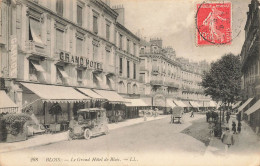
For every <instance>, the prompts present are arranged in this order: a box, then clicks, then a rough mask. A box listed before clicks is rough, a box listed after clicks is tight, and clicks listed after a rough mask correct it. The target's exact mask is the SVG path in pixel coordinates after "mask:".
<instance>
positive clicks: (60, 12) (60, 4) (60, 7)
mask: <svg viewBox="0 0 260 166" xmlns="http://www.w3.org/2000/svg"><path fill="white" fill-rule="evenodd" d="M56 12H57V14H58V15H60V16H63V0H56Z"/></svg>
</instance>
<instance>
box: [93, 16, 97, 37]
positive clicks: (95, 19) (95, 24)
mask: <svg viewBox="0 0 260 166" xmlns="http://www.w3.org/2000/svg"><path fill="white" fill-rule="evenodd" d="M93 32H94V33H95V34H98V17H97V16H93Z"/></svg>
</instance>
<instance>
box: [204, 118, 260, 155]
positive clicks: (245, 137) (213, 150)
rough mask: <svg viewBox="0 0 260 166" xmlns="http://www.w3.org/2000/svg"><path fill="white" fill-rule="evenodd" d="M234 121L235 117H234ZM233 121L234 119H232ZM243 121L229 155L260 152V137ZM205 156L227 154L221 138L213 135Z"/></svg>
mask: <svg viewBox="0 0 260 166" xmlns="http://www.w3.org/2000/svg"><path fill="white" fill-rule="evenodd" d="M232 120H233V121H234V119H232ZM231 123H232V121H231ZM241 123H242V130H241V133H240V134H234V145H233V146H231V147H230V148H229V150H228V155H230V154H232V155H245V156H246V155H250V154H259V153H260V137H259V136H257V135H256V134H255V133H254V131H253V130H252V129H251V128H250V126H248V125H247V124H246V123H245V122H243V121H242V122H241ZM204 155H205V156H212V155H213V156H225V155H226V154H225V147H224V144H223V143H222V142H221V140H220V139H219V138H217V137H212V138H211V140H210V143H209V146H208V147H207V149H206V151H205V154H204Z"/></svg>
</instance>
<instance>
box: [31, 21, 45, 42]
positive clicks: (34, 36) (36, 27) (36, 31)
mask: <svg viewBox="0 0 260 166" xmlns="http://www.w3.org/2000/svg"><path fill="white" fill-rule="evenodd" d="M29 40H32V41H34V42H37V43H41V44H42V26H41V23H40V21H38V20H35V19H32V18H30V20H29Z"/></svg>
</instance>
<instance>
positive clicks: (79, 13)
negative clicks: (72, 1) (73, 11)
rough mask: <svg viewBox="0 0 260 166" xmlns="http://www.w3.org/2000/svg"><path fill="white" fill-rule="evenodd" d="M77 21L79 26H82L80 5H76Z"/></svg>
mask: <svg viewBox="0 0 260 166" xmlns="http://www.w3.org/2000/svg"><path fill="white" fill-rule="evenodd" d="M77 22H78V25H79V26H82V7H81V6H79V5H77Z"/></svg>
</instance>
